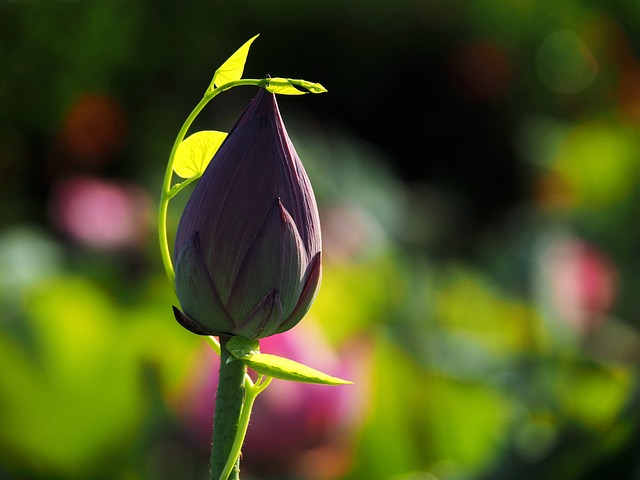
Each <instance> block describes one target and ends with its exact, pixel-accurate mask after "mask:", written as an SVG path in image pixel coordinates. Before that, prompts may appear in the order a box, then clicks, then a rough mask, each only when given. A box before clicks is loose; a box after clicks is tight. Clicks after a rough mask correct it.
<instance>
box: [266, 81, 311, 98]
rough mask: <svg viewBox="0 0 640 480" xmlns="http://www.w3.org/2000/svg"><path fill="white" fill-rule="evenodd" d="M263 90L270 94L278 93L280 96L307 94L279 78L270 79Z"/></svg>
mask: <svg viewBox="0 0 640 480" xmlns="http://www.w3.org/2000/svg"><path fill="white" fill-rule="evenodd" d="M265 88H266V89H267V91H269V92H271V93H279V94H281V95H304V94H306V93H309V92H304V91H302V90H299V89H297V88H296V87H294V86H293V85H292V84H291V82H289V80H288V79H286V78H280V77H276V78H272V79H270V80H269V84H268V85H267V86H266V87H265Z"/></svg>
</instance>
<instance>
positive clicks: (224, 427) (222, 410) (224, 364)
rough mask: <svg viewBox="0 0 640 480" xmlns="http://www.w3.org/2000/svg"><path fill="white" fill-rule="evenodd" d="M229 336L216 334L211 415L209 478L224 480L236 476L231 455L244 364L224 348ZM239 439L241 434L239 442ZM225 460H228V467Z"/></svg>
mask: <svg viewBox="0 0 640 480" xmlns="http://www.w3.org/2000/svg"><path fill="white" fill-rule="evenodd" d="M230 338H231V337H220V347H221V352H220V353H221V354H220V375H219V379H218V390H217V392H216V407H215V411H214V414H213V436H212V440H211V470H210V477H209V478H210V480H218V479H224V480H227V478H229V474H232V476H231V479H234V480H238V479H239V478H240V477H239V475H240V473H239V472H240V465H239V460H238V459H239V455H233V451H234V445H235V444H236V443H237V440H236V438H237V437H238V431H239V430H240V424H241V418H242V416H243V413H244V408H243V407H244V402H245V380H244V379H245V374H246V373H247V367H246V365H245V364H244V363H242V362H241V361H239V360H237V359H235V358H234V357H233V356H232V355H231V352H229V350H227V348H226V344H227V342H228V341H229V340H230ZM243 440H244V435H242V439H241V440H240V441H241V442H242V441H243ZM232 459H233V460H232ZM228 463H231V467H230V468H229V467H228V466H227V465H228ZM224 472H226V475H225V474H224ZM232 472H233V473H232Z"/></svg>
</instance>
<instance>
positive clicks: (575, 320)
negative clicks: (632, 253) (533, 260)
mask: <svg viewBox="0 0 640 480" xmlns="http://www.w3.org/2000/svg"><path fill="white" fill-rule="evenodd" d="M544 263H545V265H546V273H547V275H546V277H547V279H548V282H549V286H550V289H551V297H552V302H553V306H554V307H555V309H556V311H557V313H558V315H559V316H560V317H562V318H563V319H564V320H566V321H567V323H568V324H569V325H570V326H571V327H572V328H573V329H575V330H576V331H579V332H586V331H589V330H592V329H593V328H595V327H597V326H599V325H601V324H602V323H604V321H606V318H607V317H606V314H607V313H608V312H609V311H610V309H611V307H612V306H613V303H614V301H615V297H616V291H617V269H616V266H615V264H614V263H613V262H612V261H611V259H610V258H609V257H608V256H607V255H606V254H605V253H604V252H602V251H601V250H599V249H598V248H597V247H595V246H594V245H591V244H589V243H587V242H585V241H584V240H581V239H579V238H568V239H561V240H559V241H557V242H555V243H554V244H552V245H551V246H550V247H549V248H548V250H547V251H546V252H545V256H544Z"/></svg>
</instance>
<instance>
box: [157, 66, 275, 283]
mask: <svg viewBox="0 0 640 480" xmlns="http://www.w3.org/2000/svg"><path fill="white" fill-rule="evenodd" d="M268 84H269V79H267V78H262V79H254V78H247V79H244V80H235V81H233V82H228V83H225V84H224V85H221V86H220V87H218V88H216V89H214V90H208V91H207V92H206V93H205V95H204V97H202V100H200V102H198V104H197V105H196V106H195V108H194V109H193V110H192V111H191V113H190V114H189V116H188V117H187V119H186V120H185V121H184V123H183V124H182V128H180V131H179V132H178V136H177V137H176V139H175V141H174V142H173V147H172V148H171V153H170V154H169V161H168V162H167V168H166V170H165V174H164V181H163V183H162V192H161V195H160V206H159V208H158V236H159V241H160V255H161V257H162V263H163V264H164V269H165V271H166V273H167V277H169V281H170V282H171V284H172V285H173V284H174V282H175V273H174V270H173V264H172V262H171V252H170V250H169V239H168V236H167V212H168V210H169V200H171V198H172V197H174V196H175V195H176V194H177V193H178V191H180V190H181V189H182V187H184V186H186V185H187V184H188V183H191V181H193V180H192V179H188V180H186V181H185V182H184V184H183V185H182V186H181V188H179V189H178V190H174V191H173V192H172V191H171V181H172V179H173V162H174V160H175V156H176V152H177V151H178V146H179V145H180V143H182V140H184V137H185V136H186V134H187V131H188V130H189V127H191V124H192V123H193V121H194V120H195V119H196V117H197V116H198V114H199V113H200V112H201V111H202V109H203V108H204V107H205V106H206V105H207V103H209V102H210V101H211V100H213V99H214V98H215V97H216V96H218V94H220V93H222V92H224V91H225V90H229V89H230V88H233V87H238V86H241V85H254V86H258V87H266V86H267V85H268Z"/></svg>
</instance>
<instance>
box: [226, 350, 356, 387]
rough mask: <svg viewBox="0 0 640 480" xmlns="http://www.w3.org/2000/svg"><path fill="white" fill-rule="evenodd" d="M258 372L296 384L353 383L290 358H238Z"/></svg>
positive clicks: (252, 356) (268, 356) (266, 355)
mask: <svg viewBox="0 0 640 480" xmlns="http://www.w3.org/2000/svg"><path fill="white" fill-rule="evenodd" d="M238 359H239V360H240V361H242V362H243V363H244V364H245V365H247V366H248V367H250V368H252V369H253V370H255V371H256V372H258V373H260V374H262V375H266V376H268V377H273V378H280V379H282V380H292V381H294V382H303V383H317V384H321V385H348V384H351V383H353V382H349V381H348V380H343V379H341V378H337V377H332V376H331V375H327V374H326V373H322V372H320V371H318V370H315V369H313V368H311V367H307V366H306V365H303V364H301V363H298V362H294V361H293V360H289V359H288V358H283V357H278V356H276V355H270V354H268V353H256V354H253V355H246V356H243V357H239V358H238Z"/></svg>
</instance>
